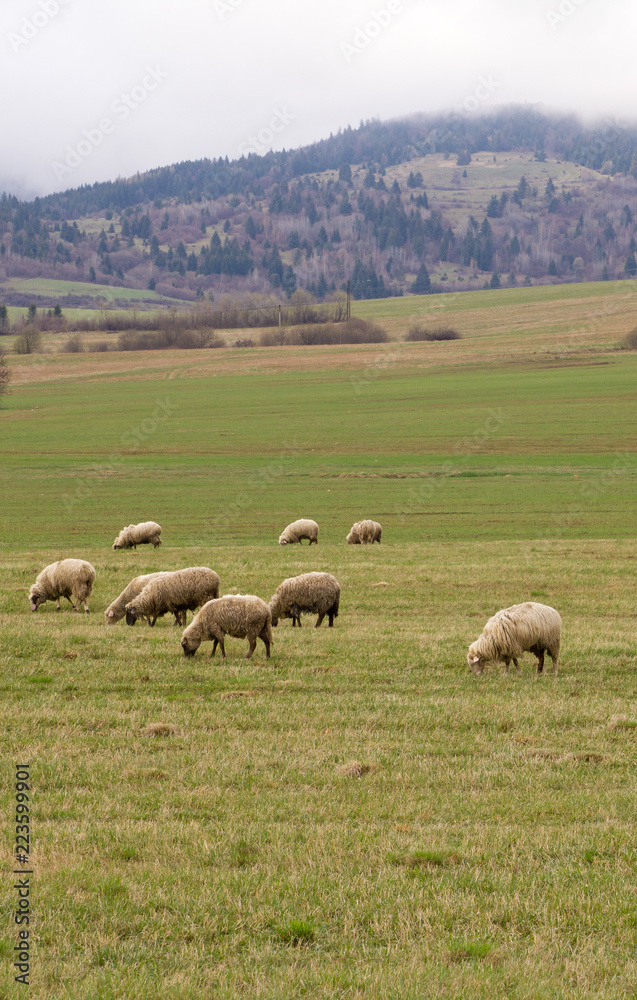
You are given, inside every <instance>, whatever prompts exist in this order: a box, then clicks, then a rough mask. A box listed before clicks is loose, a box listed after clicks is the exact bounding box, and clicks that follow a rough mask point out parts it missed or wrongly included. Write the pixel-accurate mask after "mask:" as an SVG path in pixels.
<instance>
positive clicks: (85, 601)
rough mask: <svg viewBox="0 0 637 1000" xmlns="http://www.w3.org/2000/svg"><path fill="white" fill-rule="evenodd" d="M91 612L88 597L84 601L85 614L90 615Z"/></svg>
mask: <svg viewBox="0 0 637 1000" xmlns="http://www.w3.org/2000/svg"><path fill="white" fill-rule="evenodd" d="M89 611H90V608H89V606H88V597H87V598H86V599H85V600H84V612H85V614H88V613H89Z"/></svg>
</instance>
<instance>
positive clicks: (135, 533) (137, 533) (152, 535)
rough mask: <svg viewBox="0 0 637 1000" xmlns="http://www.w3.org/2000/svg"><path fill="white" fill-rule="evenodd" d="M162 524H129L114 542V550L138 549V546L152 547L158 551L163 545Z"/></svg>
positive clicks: (147, 522) (152, 522)
mask: <svg viewBox="0 0 637 1000" xmlns="http://www.w3.org/2000/svg"><path fill="white" fill-rule="evenodd" d="M160 535H161V524H157V523H156V522H155V521H142V523H141V524H129V525H128V527H127V528H122V530H121V531H120V533H119V535H118V536H117V538H116V539H115V541H114V542H113V548H114V549H136V548H137V546H138V545H152V546H153V548H154V549H156V548H157V547H158V546H159V545H161V538H160V537H159V536H160Z"/></svg>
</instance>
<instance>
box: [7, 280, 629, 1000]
mask: <svg viewBox="0 0 637 1000" xmlns="http://www.w3.org/2000/svg"><path fill="white" fill-rule="evenodd" d="M577 290H578V292H579V293H580V294H579V296H574V295H572V294H571V291H570V290H569V291H568V292H564V293H563V294H562V296H559V295H556V294H555V289H550V290H539V289H532V290H524V292H522V291H513V292H500V293H485V295H484V297H481V296H479V295H476V296H471V301H469V296H467V299H466V300H463V301H462V302H460V301H458V300H462V299H463V297H462V296H458V297H456V299H457V301H456V304H455V305H454V304H453V303H451V304H450V306H449V314H450V315H452V316H453V317H454V322H460V321H461V322H462V323H463V326H462V332H463V334H464V338H463V340H461V341H456V342H451V343H446V344H404V343H400V344H399V343H395V342H390V343H389V344H387V345H365V346H360V347H347V348H338V347H329V348H328V347H323V348H289V349H288V348H283V349H275V348H272V349H246V350H221V351H211V352H160V353H158V354H157V353H155V354H143V355H142V354H139V355H120V354H117V353H115V352H112V353H109V354H106V355H88V354H87V355H77V356H66V355H59V354H51V355H40V356H35V357H29V358H15V359H14V358H12V359H11V360H12V364H13V367H14V388H13V392H12V394H11V395H10V396H9V397H7V398H6V400H5V403H4V406H3V409H2V411H1V412H0V423H1V426H2V438H1V441H0V451H1V455H2V460H1V463H0V469H1V471H0V476H1V478H0V489H1V491H2V498H3V500H2V534H1V537H0V566H1V571H0V627H1V628H2V635H3V643H2V648H1V650H0V664H1V665H2V681H1V684H2V690H3V700H2V723H3V725H2V735H1V736H0V740H1V744H0V745H1V746H2V759H3V761H4V767H5V781H4V782H3V784H2V796H1V797H0V802H1V813H0V816H1V822H2V830H3V836H2V843H3V845H4V848H3V850H4V862H5V864H4V870H5V878H4V880H3V881H2V886H1V890H0V896H1V900H2V907H3V912H4V913H5V914H6V915H7V919H6V922H5V923H4V925H3V928H2V933H1V935H0V954H1V955H2V957H3V966H2V974H3V979H2V980H1V981H0V996H2V997H5V996H6V997H7V998H13V997H18V996H20V995H24V988H23V987H21V986H18V985H16V984H14V982H13V976H14V974H15V970H13V969H12V966H11V963H12V962H13V961H14V959H13V957H12V955H13V948H14V945H15V943H16V939H17V938H16V935H17V928H16V926H15V925H14V923H13V921H12V912H13V909H14V908H15V905H16V890H15V889H13V888H12V885H13V881H12V876H11V875H10V872H11V869H12V865H13V859H12V845H13V841H14V839H15V831H14V826H13V821H12V816H13V789H12V776H13V767H14V765H15V764H17V763H22V762H24V761H26V760H28V762H29V763H30V765H31V770H32V776H33V777H32V785H33V789H32V810H33V819H32V822H33V856H32V861H33V865H32V867H33V869H34V872H35V875H34V884H33V897H32V906H33V911H34V923H33V925H32V931H33V938H32V940H33V944H34V955H33V960H32V987H31V994H32V995H33V996H38V997H46V998H47V1000H49V998H51V1000H58V998H60V1000H61V998H73V1000H89V998H90V1000H94V998H109V1000H110V998H118V1000H119V998H142V1000H146V998H148V1000H151V998H153V1000H154V998H156V997H157V996H161V997H165V998H167V1000H168V998H169V1000H190V998H193V1000H194V998H199V997H204V996H205V997H215V998H221V1000H238V998H241V997H251V998H252V997H254V998H259V1000H266V998H267V1000H274V998H276V1000H288V998H290V1000H292V998H297V997H301V996H304V997H313V998H314V997H316V998H326V1000H327V998H348V1000H349V998H365V1000H367V998H369V1000H372V998H374V1000H376V998H378V997H383V998H385V997H387V998H396V1000H422V998H432V1000H433V998H439V997H449V998H451V997H453V998H465V997H472V998H473V997H475V998H479V1000H482V998H485V1000H486V998H489V1000H493V998H502V1000H504V998H507V1000H508V998H520V1000H531V998H533V1000H535V998H542V1000H544V998H567V997H568V998H569V1000H570V998H577V1000H579V998H593V997H595V998H602V1000H611V998H613V1000H615V998H617V1000H619V998H623V997H627V996H635V995H637V961H636V959H635V945H636V943H637V908H636V906H635V902H636V900H635V888H634V886H635V868H636V864H637V853H636V851H635V838H634V802H635V791H636V789H635V763H636V760H635V758H636V753H637V744H636V736H637V703H636V694H637V692H636V685H635V667H636V665H637V664H636V655H635V597H636V593H635V571H634V567H635V559H636V558H637V540H636V537H635V529H634V524H635V513H636V501H635V496H636V494H635V485H636V468H637V461H636V460H635V458H634V455H635V445H636V443H637V440H636V439H637V417H636V415H635V404H634V396H635V390H634V387H635V382H636V378H637V357H636V355H635V354H634V353H633V352H623V351H617V350H616V345H617V343H618V340H619V338H620V335H621V334H622V332H626V330H627V329H629V328H630V326H632V325H634V321H633V320H632V317H631V312H630V308H631V306H630V299H626V298H625V294H626V290H627V289H626V288H624V289H619V287H618V286H613V287H611V288H608V287H606V288H604V287H603V286H590V287H588V288H586V287H583V286H577ZM540 292H542V293H543V294H542V295H541V294H540ZM531 293H535V295H534V296H533V295H532V294H531ZM516 296H520V297H519V298H517V297H516ZM527 296H528V297H527ZM622 296H624V297H622ZM410 304H411V307H412V308H413V309H418V308H421V309H423V308H427V309H430V308H434V309H435V304H432V303H431V302H427V303H425V302H423V303H422V304H419V303H416V302H414V300H412V301H411V303H410ZM402 305H403V303H402V302H400V301H396V302H387V303H386V302H380V303H377V304H376V309H377V312H376V316H377V317H378V318H379V319H380V321H381V322H382V323H383V325H386V326H387V327H388V329H390V332H391V334H392V336H398V335H399V333H400V331H401V330H404V327H405V323H406V321H407V319H408V316H409V314H407V313H400V311H399V307H400V306H402ZM366 308H367V307H366ZM453 309H455V312H453ZM392 310H397V311H396V312H393V313H392ZM569 315H571V317H572V327H571V328H570V329H569V327H568V316H569ZM513 316H516V317H517V322H516V323H515V325H514V324H513V323H512V322H511V317H513ZM447 319H448V316H445V320H447ZM531 331H532V332H531ZM299 516H308V517H315V518H316V520H318V522H319V524H320V526H321V528H320V536H319V538H320V542H319V545H318V547H312V549H308V548H307V547H303V548H299V547H298V546H292V547H287V548H280V547H279V546H277V544H276V539H277V536H278V534H279V532H280V530H281V529H282V528H283V527H284V525H285V524H286V523H287V522H288V521H289V520H292V519H293V518H296V517H299ZM364 516H368V517H373V518H375V519H377V520H379V521H381V523H382V524H383V529H384V533H383V544H382V545H380V546H373V547H358V546H356V547H349V546H347V545H346V544H345V542H344V536H345V534H346V532H347V530H348V528H349V527H350V526H351V524H352V522H353V521H354V520H358V519H359V518H360V517H364ZM150 517H152V518H155V519H157V520H159V522H160V523H161V524H162V525H163V528H164V545H163V546H162V548H161V549H158V550H157V551H152V550H151V551H147V550H145V549H140V550H138V551H137V552H113V551H112V549H111V548H110V545H111V543H112V541H113V538H114V537H115V534H116V533H117V531H118V530H119V528H120V527H121V526H122V525H123V524H125V523H128V522H129V521H130V520H141V519H146V518H150ZM69 555H76V556H79V557H82V558H87V559H89V560H90V561H91V562H92V563H93V565H94V566H95V567H96V569H97V574H98V575H97V581H96V585H95V590H94V593H93V597H92V601H91V615H90V616H88V617H87V616H83V615H82V616H80V615H74V614H73V613H72V612H70V610H68V611H67V610H66V609H63V611H62V613H60V614H56V612H55V609H54V606H53V605H52V604H46V605H44V607H42V608H41V609H40V610H39V611H38V613H37V614H36V615H32V614H31V613H30V612H29V610H28V601H27V599H26V594H27V592H28V589H29V586H30V584H31V583H32V582H33V580H34V579H35V576H36V575H37V573H38V571H39V570H40V569H41V568H42V567H43V566H44V565H46V564H47V563H48V562H50V561H52V560H54V559H57V558H61V557H63V556H69ZM198 564H199V565H209V566H211V567H213V568H214V569H216V570H217V572H218V573H219V574H220V577H221V583H222V592H224V593H225V592H227V591H229V590H236V591H240V592H243V593H257V594H259V595H260V596H261V597H263V598H265V599H268V598H269V597H270V596H271V594H272V593H273V591H274V589H275V587H276V586H277V584H278V583H279V582H280V581H281V580H282V579H283V578H285V577H288V576H293V575H295V574H297V573H299V572H304V571H307V570H310V569H321V570H328V571H330V572H332V573H334V574H335V575H336V576H337V578H338V579H339V581H340V583H341V587H342V600H341V614H340V617H339V618H338V619H337V621H336V626H335V628H334V629H333V630H329V629H327V628H326V627H325V623H324V626H323V627H322V628H321V629H320V630H317V631H315V630H314V629H312V628H311V624H312V619H310V618H305V619H304V627H303V628H302V629H301V630H298V629H294V630H293V629H292V628H291V623H290V622H284V623H281V624H280V625H279V627H278V628H277V629H276V630H275V632H274V638H275V644H274V647H273V655H272V658H271V660H269V661H266V659H265V657H264V651H263V647H262V646H261V645H259V647H258V649H257V652H256V654H255V657H254V659H253V660H252V661H250V662H246V661H245V659H243V658H242V657H243V654H244V652H245V647H246V645H247V644H246V643H245V642H244V641H240V640H232V639H230V640H228V642H227V644H226V645H227V651H228V660H227V662H226V663H225V664H224V665H221V663H220V661H219V659H218V655H217V658H216V659H215V660H214V661H211V660H210V659H209V656H208V653H209V649H210V646H209V644H206V645H204V646H203V647H202V648H201V649H200V650H199V651H198V653H197V655H196V657H195V658H194V659H193V660H188V661H186V660H185V659H184V658H183V656H182V655H181V651H180V647H179V638H180V633H179V630H178V629H175V628H173V627H172V626H170V624H169V622H168V619H167V618H166V619H162V620H160V621H159V622H158V624H157V626H156V628H155V629H154V630H152V631H151V630H149V629H148V628H147V627H145V626H144V627H142V626H141V625H140V624H139V623H138V625H137V626H136V627H135V628H128V627H127V626H126V625H125V624H124V623H120V624H119V625H118V626H116V627H114V628H108V629H107V628H106V627H105V625H104V624H103V611H104V609H105V608H106V606H107V605H108V604H109V603H110V601H111V600H112V599H113V598H114V597H115V596H116V595H117V594H118V593H119V591H120V590H121V589H123V587H124V586H125V585H126V583H127V582H128V581H129V580H130V579H131V578H132V577H133V576H134V575H136V574H138V573H141V572H148V571H151V570H152V569H155V568H163V569H173V568H179V567H183V566H187V565H198ZM524 600H536V601H540V602H543V603H547V604H551V605H553V606H555V607H557V608H558V609H559V611H560V612H561V614H562V617H563V619H564V633H563V647H562V654H561V658H560V673H559V675H558V676H557V677H554V676H552V675H551V674H550V672H549V673H547V674H546V675H545V676H541V677H538V676H537V675H536V674H534V672H533V668H532V657H531V656H529V655H527V656H525V658H524V660H523V663H522V669H521V670H520V672H516V671H515V670H512V671H511V672H510V673H509V674H508V675H505V674H504V672H503V668H502V667H499V666H494V667H492V668H490V669H489V670H488V671H487V672H486V673H485V675H484V676H483V677H481V678H475V677H473V676H472V675H471V674H470V672H469V671H468V668H467V664H466V660H465V656H466V649H467V646H468V644H469V643H470V642H471V641H472V640H473V639H474V638H476V637H477V635H478V634H479V633H480V631H481V629H482V626H483V624H484V622H485V620H486V619H487V618H488V617H489V616H490V615H491V614H493V613H494V612H495V611H496V610H497V609H498V608H500V607H505V606H507V605H510V604H513V603H517V602H520V601H524ZM67 607H68V605H67Z"/></svg>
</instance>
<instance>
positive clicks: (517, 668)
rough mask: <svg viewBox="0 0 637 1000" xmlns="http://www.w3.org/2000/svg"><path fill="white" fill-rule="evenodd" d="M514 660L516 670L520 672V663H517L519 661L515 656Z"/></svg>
mask: <svg viewBox="0 0 637 1000" xmlns="http://www.w3.org/2000/svg"><path fill="white" fill-rule="evenodd" d="M512 660H513V662H514V663H515V669H516V670H519V669H520V664H519V663H518V661H517V659H516V658H515V656H513V657H512Z"/></svg>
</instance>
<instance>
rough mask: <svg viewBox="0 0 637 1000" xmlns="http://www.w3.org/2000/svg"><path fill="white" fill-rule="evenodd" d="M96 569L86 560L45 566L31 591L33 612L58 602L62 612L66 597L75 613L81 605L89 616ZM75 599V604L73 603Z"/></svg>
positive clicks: (71, 560)
mask: <svg viewBox="0 0 637 1000" xmlns="http://www.w3.org/2000/svg"><path fill="white" fill-rule="evenodd" d="M94 581H95V569H94V568H93V566H91V564H90V563H89V562H85V560H84V559H61V560H60V561H59V562H54V563H51V565H50V566H45V568H44V569H43V570H42V572H41V573H40V574H38V577H37V579H36V581H35V583H34V584H33V586H32V587H31V590H30V591H29V601H30V602H31V611H37V610H38V608H39V607H40V605H41V604H44V603H45V602H46V601H57V610H58V611H59V610H60V598H61V597H66V599H67V601H69V602H70V604H71V605H72V607H73V610H74V611H79V609H80V608H79V606H80V604H81V603H83V604H84V610H85V611H86V613H87V614H88V611H89V607H88V599H89V597H90V596H91V591H92V590H93V583H94ZM71 598H73V599H74V601H75V603H73V600H71Z"/></svg>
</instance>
